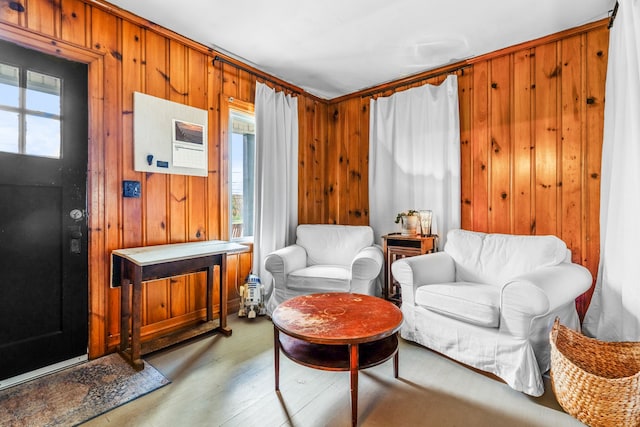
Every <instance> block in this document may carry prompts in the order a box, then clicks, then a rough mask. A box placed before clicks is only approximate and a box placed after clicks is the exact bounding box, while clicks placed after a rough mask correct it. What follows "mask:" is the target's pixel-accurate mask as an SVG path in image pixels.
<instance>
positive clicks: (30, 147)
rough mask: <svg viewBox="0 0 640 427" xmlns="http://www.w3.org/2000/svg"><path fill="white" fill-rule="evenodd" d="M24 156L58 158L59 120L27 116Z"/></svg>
mask: <svg viewBox="0 0 640 427" xmlns="http://www.w3.org/2000/svg"><path fill="white" fill-rule="evenodd" d="M26 119H27V123H26V144H25V154H30V155H33V156H43V157H55V158H58V157H60V120H58V119H49V118H46V117H40V116H32V115H27V117H26Z"/></svg>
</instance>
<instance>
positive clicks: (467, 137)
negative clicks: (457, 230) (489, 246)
mask: <svg viewBox="0 0 640 427" xmlns="http://www.w3.org/2000/svg"><path fill="white" fill-rule="evenodd" d="M472 83H473V68H466V69H464V70H463V71H462V72H461V73H459V75H458V93H459V99H458V103H459V107H458V108H459V110H460V170H461V171H464V174H465V175H466V176H470V171H471V170H472V164H473V163H472V153H471V138H472V132H471V130H472V122H471V119H472V117H471V101H472V96H471V95H472V90H471V89H472V87H473V86H472ZM472 197H473V182H472V180H471V179H467V180H464V181H461V183H460V203H461V209H460V217H461V218H460V224H461V226H462V228H465V229H468V230H470V229H472V228H473V210H472V209H471V200H472Z"/></svg>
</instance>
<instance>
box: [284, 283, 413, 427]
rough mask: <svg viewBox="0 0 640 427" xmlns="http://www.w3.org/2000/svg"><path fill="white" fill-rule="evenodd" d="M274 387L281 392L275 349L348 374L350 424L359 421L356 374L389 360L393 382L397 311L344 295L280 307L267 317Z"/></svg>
mask: <svg viewBox="0 0 640 427" xmlns="http://www.w3.org/2000/svg"><path fill="white" fill-rule="evenodd" d="M272 320H273V326H274V349H275V385H276V391H277V390H280V350H282V352H283V353H284V355H285V356H287V357H288V358H289V359H291V360H293V361H295V362H297V363H299V364H301V365H305V366H309V367H311V368H316V369H322V370H326V371H349V372H350V375H351V421H352V424H353V425H354V426H355V425H356V424H357V420H358V370H360V369H365V368H370V367H372V366H376V365H379V364H380V363H383V362H385V361H387V360H389V359H390V358H392V357H393V369H394V376H395V377H396V378H398V331H399V330H400V326H401V325H402V312H401V311H400V309H399V308H398V307H396V306H395V305H394V304H392V303H390V302H389V301H386V300H383V299H381V298H377V297H373V296H369V295H361V294H349V293H325V294H311V295H302V296H298V297H295V298H292V299H290V300H287V301H285V302H283V303H282V304H280V305H279V306H278V307H277V308H276V309H275V310H274V312H273V315H272Z"/></svg>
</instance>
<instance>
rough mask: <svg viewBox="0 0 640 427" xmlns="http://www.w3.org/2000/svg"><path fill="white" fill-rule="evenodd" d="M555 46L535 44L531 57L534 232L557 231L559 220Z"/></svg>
mask: <svg viewBox="0 0 640 427" xmlns="http://www.w3.org/2000/svg"><path fill="white" fill-rule="evenodd" d="M557 51H558V46H557V45H556V44H555V43H548V44H545V45H542V46H538V47H537V48H536V50H535V60H534V76H533V78H534V80H533V84H534V86H535V92H534V98H535V100H534V107H533V108H534V111H533V132H534V141H535V143H534V147H535V184H536V185H535V194H534V204H535V232H534V234H559V232H560V227H561V224H560V223H559V222H558V215H557V208H558V194H559V193H558V186H559V182H558V172H559V170H558V166H560V167H561V165H560V164H559V163H558V134H559V132H558V108H557V107H558V105H557V104H558V79H559V77H560V74H561V70H562V68H561V67H560V64H559V61H558V52H557Z"/></svg>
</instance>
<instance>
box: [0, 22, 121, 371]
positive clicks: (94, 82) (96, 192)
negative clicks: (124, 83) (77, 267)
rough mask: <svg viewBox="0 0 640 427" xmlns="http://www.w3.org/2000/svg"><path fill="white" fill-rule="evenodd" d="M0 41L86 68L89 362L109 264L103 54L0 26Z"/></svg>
mask: <svg viewBox="0 0 640 427" xmlns="http://www.w3.org/2000/svg"><path fill="white" fill-rule="evenodd" d="M0 38H1V39H3V40H6V41H8V42H11V43H15V44H17V45H20V46H23V47H26V48H29V49H33V50H37V51H39V52H42V53H46V54H49V55H52V56H57V57H60V58H64V59H68V60H71V61H76V62H81V63H84V64H87V66H88V76H87V78H88V95H89V99H88V100H87V105H88V108H89V112H88V130H89V134H88V141H87V149H88V162H87V216H88V218H87V228H88V234H89V236H88V248H89V249H88V254H87V257H88V264H89V265H88V269H89V270H88V283H87V289H88V300H89V307H88V312H89V316H88V317H89V318H88V322H89V336H88V337H87V338H88V352H89V358H90V359H94V358H96V357H99V356H101V355H103V354H105V352H106V350H107V347H106V342H107V340H106V318H107V291H108V280H109V271H108V268H109V260H108V258H107V257H106V256H103V252H104V239H105V237H104V231H103V230H105V218H104V211H105V197H104V190H105V181H104V177H105V165H104V154H103V152H104V150H103V148H104V133H103V125H102V122H103V121H102V120H101V118H102V117H103V111H104V101H103V99H104V78H103V76H104V53H102V52H99V51H94V50H91V49H87V48H85V47H81V46H77V45H74V44H71V43H67V42H64V41H61V40H54V39H51V38H49V37H45V36H43V35H41V34H37V33H34V32H31V31H29V30H25V29H23V28H20V27H16V26H13V25H11V24H6V23H0Z"/></svg>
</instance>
